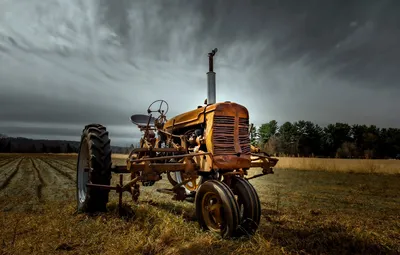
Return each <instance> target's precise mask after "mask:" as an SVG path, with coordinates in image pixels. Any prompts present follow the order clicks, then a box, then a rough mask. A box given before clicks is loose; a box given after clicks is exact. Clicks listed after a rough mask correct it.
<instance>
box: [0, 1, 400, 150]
mask: <svg viewBox="0 0 400 255" xmlns="http://www.w3.org/2000/svg"><path fill="white" fill-rule="evenodd" d="M399 13H400V2H399V1H396V0H393V1H384V0H381V1H372V0H371V1H369V0H360V1H350V0H343V1H339V0H331V1H328V0H326V1H322V0H318V1H317V0H314V1H311V0H310V1H304V0H303V1H297V0H293V1H278V0H271V1H268V0H261V1H249V0H248V1H233V0H226V1H216V0H213V1H211V0H209V1H208V0H207V1H205V0H197V1H194V0H191V1H183V0H179V1H178V0H170V1H165V0H158V1H156V0H152V1H149V0H142V1H129V0H125V1H124V0H118V1H117V0H113V1H109V0H58V1H56V0H18V1H15V0H3V1H1V3H0V133H5V134H7V135H9V136H25V137H32V138H47V139H69V140H79V138H80V134H81V131H82V128H83V127H84V125H85V124H88V123H92V122H97V123H101V124H104V125H105V126H107V127H108V129H109V131H110V137H111V139H112V143H113V144H114V145H125V144H130V143H132V142H133V141H134V139H136V138H138V137H139V135H140V134H139V133H138V131H137V128H136V127H135V126H134V125H133V124H131V123H130V121H129V117H130V115H132V114H135V113H146V109H147V107H148V105H149V104H150V103H151V102H152V101H154V100H156V99H164V100H166V101H167V102H168V103H169V106H170V111H169V113H168V117H172V116H174V115H176V114H180V113H182V112H185V111H189V110H191V109H194V108H196V107H197V106H198V105H202V103H203V101H204V99H205V98H206V96H207V93H206V89H207V87H206V84H207V79H206V72H207V70H208V69H207V68H208V60H207V53H208V52H210V51H211V50H212V49H213V48H215V47H217V48H218V53H217V56H216V59H215V71H216V73H217V75H216V77H217V101H226V100H229V101H234V102H237V103H240V104H243V105H244V106H246V107H247V108H248V110H249V112H250V121H251V122H253V123H255V124H256V125H260V124H261V123H264V122H268V121H270V120H272V119H275V120H277V121H278V122H279V124H282V123H283V122H284V121H292V122H293V121H297V120H310V121H313V122H315V123H318V124H321V125H326V124H327V123H335V122H347V123H349V124H375V125H377V126H378V127H400V118H399V114H398V112H399V110H400V100H399V99H398V98H399V96H400V47H399V45H400V15H399Z"/></svg>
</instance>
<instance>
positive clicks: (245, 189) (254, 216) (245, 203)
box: [230, 176, 261, 236]
mask: <svg viewBox="0 0 400 255" xmlns="http://www.w3.org/2000/svg"><path fill="white" fill-rule="evenodd" d="M230 187H231V189H232V191H233V193H234V195H235V197H236V199H237V203H238V205H239V212H240V225H239V227H238V229H237V232H236V235H237V236H242V235H248V236H251V235H254V233H255V232H256V231H257V229H258V226H259V224H260V218H261V203H260V198H259V197H258V194H257V191H256V190H255V189H254V187H253V185H251V183H250V182H249V181H247V180H245V179H243V178H241V177H237V176H235V177H232V179H231V185H230Z"/></svg>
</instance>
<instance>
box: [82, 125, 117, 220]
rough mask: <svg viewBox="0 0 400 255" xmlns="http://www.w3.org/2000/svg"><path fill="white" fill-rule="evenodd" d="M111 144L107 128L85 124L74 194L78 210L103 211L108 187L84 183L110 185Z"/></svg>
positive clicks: (106, 201)
mask: <svg viewBox="0 0 400 255" xmlns="http://www.w3.org/2000/svg"><path fill="white" fill-rule="evenodd" d="M110 181H111V145H110V139H109V138H108V132H107V130H106V128H105V127H104V126H102V125H100V124H91V125H87V126H86V127H85V128H84V129H83V132H82V137H81V143H80V146H79V154H78V164H77V175H76V198H77V209H78V212H96V211H106V205H107V203H108V194H109V192H110V191H109V190H108V189H99V188H90V187H87V186H86V184H88V183H91V184H102V185H110Z"/></svg>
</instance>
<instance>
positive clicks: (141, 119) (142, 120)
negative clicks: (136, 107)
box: [131, 114, 156, 126]
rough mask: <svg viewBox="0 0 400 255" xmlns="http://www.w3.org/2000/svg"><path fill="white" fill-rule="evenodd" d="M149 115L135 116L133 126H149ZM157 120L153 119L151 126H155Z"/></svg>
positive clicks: (132, 119) (132, 118)
mask: <svg viewBox="0 0 400 255" xmlns="http://www.w3.org/2000/svg"><path fill="white" fill-rule="evenodd" d="M149 118H150V116H149V115H145V114H134V115H132V116H131V121H132V123H133V124H136V125H138V126H147V123H148V122H149ZM155 120H156V119H155V118H154V117H151V119H150V122H149V125H150V126H154V122H155Z"/></svg>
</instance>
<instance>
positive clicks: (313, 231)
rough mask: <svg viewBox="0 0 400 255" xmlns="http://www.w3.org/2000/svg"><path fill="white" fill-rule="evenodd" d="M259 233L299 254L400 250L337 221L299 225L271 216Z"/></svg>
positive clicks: (365, 252)
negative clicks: (271, 218)
mask: <svg viewBox="0 0 400 255" xmlns="http://www.w3.org/2000/svg"><path fill="white" fill-rule="evenodd" d="M296 224H297V225H296ZM259 233H260V234H261V235H262V236H263V237H264V238H265V239H267V240H270V241H271V243H273V244H276V245H279V246H281V247H284V249H285V250H286V251H290V252H295V253H300V254H304V253H305V254H399V250H398V249H399V248H397V250H396V247H388V246H387V245H384V244H381V243H379V242H378V241H376V240H373V239H372V238H371V236H368V235H367V233H366V232H364V233H363V232H352V231H351V229H349V228H348V227H346V226H344V225H341V224H340V223H337V222H331V223H320V224H318V225H317V224H311V225H300V224H299V223H290V222H284V221H279V220H272V221H271V222H270V224H269V225H268V226H267V227H262V228H260V229H259Z"/></svg>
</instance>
